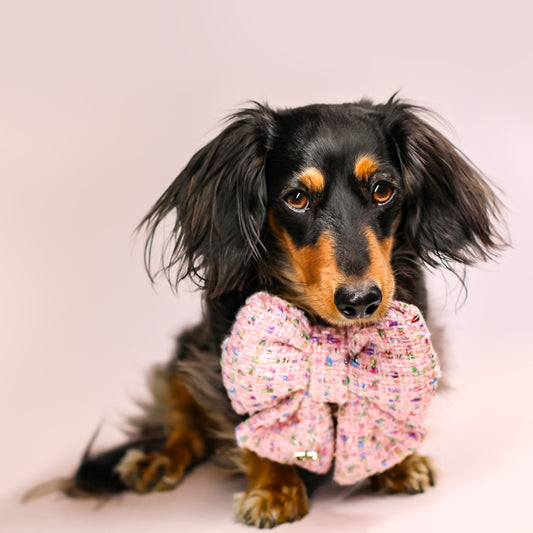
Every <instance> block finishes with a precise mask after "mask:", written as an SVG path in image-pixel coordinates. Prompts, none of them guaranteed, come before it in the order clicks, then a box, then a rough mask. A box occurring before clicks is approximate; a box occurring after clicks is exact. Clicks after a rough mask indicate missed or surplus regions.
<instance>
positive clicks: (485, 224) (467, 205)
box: [382, 97, 505, 269]
mask: <svg viewBox="0 0 533 533" xmlns="http://www.w3.org/2000/svg"><path fill="white" fill-rule="evenodd" d="M382 111H383V120H384V125H385V129H386V131H387V132H388V134H389V136H390V142H391V146H392V148H393V150H395V151H396V155H397V157H398V160H399V165H400V167H401V170H402V174H403V177H404V180H405V186H406V190H407V194H406V197H405V199H404V209H403V214H402V222H401V228H402V230H403V234H404V235H405V237H406V238H407V241H408V242H409V243H410V245H411V247H412V248H413V250H414V251H415V252H416V253H417V255H418V256H419V257H420V258H421V259H422V261H424V262H425V263H426V264H428V265H429V266H433V267H434V266H438V265H440V264H444V265H445V266H446V267H447V268H450V269H453V265H454V264H455V263H462V264H466V265H468V264H472V263H474V262H476V261H479V260H487V259H489V258H491V257H493V256H494V255H495V254H496V253H497V252H499V251H500V249H501V248H502V247H504V246H505V240H504V239H503V238H502V237H501V235H500V234H499V232H498V230H497V229H496V227H495V224H496V223H497V221H498V220H500V221H501V213H502V206H501V204H500V202H499V200H498V199H497V197H496V196H495V194H494V192H493V190H492V189H491V187H490V186H489V185H488V184H487V182H486V180H485V179H484V177H483V176H482V174H481V173H480V171H479V170H477V169H476V168H475V167H474V166H473V164H472V163H471V162H470V161H469V160H468V159H467V158H466V157H465V156H464V155H463V154H462V153H461V152H460V151H459V150H458V149H457V148H456V147H455V146H454V145H453V144H452V143H451V142H450V141H449V140H447V139H446V138H445V137H444V136H443V135H442V134H441V133H440V132H439V131H437V130H436V129H435V128H434V127H433V126H431V125H430V124H428V123H427V122H425V121H424V120H423V119H422V118H421V117H420V115H423V114H427V113H428V112H427V110H425V109H423V108H420V107H417V106H413V105H410V104H407V103H405V102H402V101H399V100H395V99H394V97H393V98H392V99H391V100H389V102H388V103H387V104H385V105H384V106H383V108H382Z"/></svg>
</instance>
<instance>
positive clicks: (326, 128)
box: [265, 106, 403, 326]
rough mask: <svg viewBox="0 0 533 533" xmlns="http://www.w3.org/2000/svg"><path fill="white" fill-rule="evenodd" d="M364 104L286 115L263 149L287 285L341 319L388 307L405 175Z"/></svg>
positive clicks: (290, 293) (335, 321)
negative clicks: (268, 146) (359, 107)
mask: <svg viewBox="0 0 533 533" xmlns="http://www.w3.org/2000/svg"><path fill="white" fill-rule="evenodd" d="M357 111H358V110H357V109H352V110H348V109H344V108H342V107H337V108H333V107H330V106H313V107H308V108H301V109H297V110H293V111H288V112H285V113H284V114H282V115H281V116H280V117H279V122H278V124H279V132H280V133H279V134H278V136H277V137H276V139H275V141H274V143H273V145H272V148H271V150H270V151H269V154H268V156H267V159H266V168H265V177H266V183H267V194H268V225H269V229H270V231H271V233H272V235H273V236H274V238H275V241H276V245H277V249H278V250H279V252H280V253H279V254H278V256H277V259H276V261H275V262H274V264H271V269H272V271H273V272H275V273H276V274H277V277H278V279H280V280H282V284H283V287H282V289H281V290H282V292H283V295H284V296H285V297H287V298H289V299H291V300H292V301H293V302H294V303H296V304H297V305H298V306H300V307H302V308H304V309H306V310H307V311H308V312H309V313H311V314H312V315H314V316H316V317H319V318H320V319H322V320H323V321H325V322H327V323H329V324H332V325H336V326H343V325H346V324H349V323H352V322H354V321H362V320H368V319H371V318H373V317H376V316H379V315H381V314H383V313H384V312H386V310H387V309H388V307H389V304H390V302H391V300H392V298H393V295H394V288H395V280H394V273H393V270H392V266H391V255H392V248H393V243H394V232H395V229H396V227H397V226H398V223H399V219H400V209H401V206H402V196H403V192H402V188H403V185H402V180H401V175H400V173H399V170H398V168H396V167H395V165H394V162H393V160H392V159H391V157H390V155H389V153H388V151H387V146H386V144H385V142H384V137H383V135H382V134H381V133H380V131H379V129H378V128H377V127H375V125H373V124H372V123H370V122H369V121H368V119H365V116H364V114H363V113H361V111H359V113H358V112H357Z"/></svg>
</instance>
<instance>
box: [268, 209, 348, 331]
mask: <svg viewBox="0 0 533 533" xmlns="http://www.w3.org/2000/svg"><path fill="white" fill-rule="evenodd" d="M270 224H271V226H272V227H273V229H274V232H275V234H276V236H277V237H278V239H279V240H280V243H281V246H282V248H283V249H284V251H285V255H286V257H287V260H288V263H287V265H285V267H284V268H283V269H282V272H281V274H282V276H283V278H284V279H285V280H287V282H288V287H287V291H286V293H285V294H283V295H282V296H285V297H287V298H289V299H290V300H291V301H292V302H293V303H294V304H296V305H298V306H299V307H301V308H303V309H305V310H307V311H309V313H311V314H312V315H315V316H316V315H318V316H320V317H321V318H322V319H324V320H326V321H327V322H329V323H331V324H334V325H345V324H346V320H345V319H344V318H343V316H342V315H341V314H340V312H339V310H338V309H337V307H336V306H335V302H334V296H335V291H336V290H337V288H338V287H339V286H340V285H342V284H343V283H345V282H346V276H345V275H344V274H342V272H340V271H339V268H338V265H337V260H336V257H335V249H334V241H333V237H332V236H331V235H330V234H329V232H325V233H324V234H323V235H322V236H321V237H320V239H319V240H318V242H317V243H316V244H314V245H308V246H303V247H301V248H298V247H297V246H296V245H295V244H294V242H293V241H292V239H291V237H290V236H289V234H288V233H287V232H286V231H285V230H281V231H280V230H279V229H278V228H277V227H276V225H275V223H274V220H273V217H272V216H271V217H270Z"/></svg>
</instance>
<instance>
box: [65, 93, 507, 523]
mask: <svg viewBox="0 0 533 533" xmlns="http://www.w3.org/2000/svg"><path fill="white" fill-rule="evenodd" d="M425 114H426V111H425V110H424V109H422V108H419V107H416V106H413V105H410V104H408V103H405V102H403V101H401V100H398V99H396V98H395V97H393V98H391V99H390V100H389V101H388V102H387V103H385V104H380V105H375V104H373V103H372V102H370V101H368V100H362V101H361V102H358V103H349V104H342V105H310V106H306V107H300V108H295V109H283V110H273V109H271V108H269V107H268V106H265V105H259V104H255V105H253V106H251V107H250V108H249V109H245V110H242V111H239V112H238V113H236V114H234V115H232V116H231V117H230V118H229V120H228V123H227V125H226V127H225V129H224V130H223V131H222V133H220V134H219V135H218V136H217V137H216V138H215V139H213V140H212V141H211V142H209V143H208V144H207V145H206V146H204V147H203V148H201V149H200V150H199V151H198V152H197V153H196V154H195V155H194V156H193V157H192V159H191V160H190V161H189V163H188V164H187V166H186V167H185V169H184V170H183V171H182V172H181V173H180V174H179V176H178V177H177V178H176V179H175V180H174V182H173V183H172V184H171V185H170V187H169V188H168V189H167V190H166V191H165V192H164V194H163V195H162V196H161V198H159V200H158V201H157V202H156V204H155V205H154V207H153V208H152V209H151V210H150V212H149V213H148V214H147V215H146V217H145V218H144V220H143V221H142V223H141V227H146V228H147V230H148V240H147V244H146V255H145V257H146V264H147V268H148V271H149V272H151V273H152V274H153V275H155V274H157V273H164V274H165V275H166V277H167V278H168V279H169V281H170V282H171V283H172V284H175V283H178V282H180V281H181V280H183V279H185V278H187V277H188V278H192V279H193V280H194V281H195V282H196V283H197V284H198V285H199V286H200V287H201V288H202V289H203V303H204V311H203V318H202V321H201V322H200V324H198V325H197V326H196V327H193V328H191V329H189V330H187V331H184V332H183V333H181V335H179V337H178V342H177V347H176V351H175V353H174V356H173V357H172V359H171V361H170V363H169V364H168V365H167V366H165V367H159V368H157V369H156V370H154V372H153V373H152V375H151V380H150V385H151V390H152V392H153V397H154V401H153V403H152V404H151V405H150V406H148V407H147V408H146V410H145V413H144V415H143V416H141V417H139V418H138V419H135V420H134V422H135V424H134V427H135V430H134V432H133V433H134V434H133V435H132V438H131V441H130V442H128V443H127V444H125V445H123V446H121V447H119V448H115V449H113V450H110V451H108V452H105V453H102V454H99V455H96V456H92V455H91V454H90V453H89V452H87V453H86V454H85V457H84V459H83V461H82V464H81V466H80V467H79V469H78V471H77V473H76V475H75V476H74V478H73V479H72V480H71V482H70V483H69V485H68V487H67V488H66V489H65V490H66V492H67V494H69V495H73V496H76V495H80V496H81V495H101V494H110V493H114V492H119V491H122V490H125V489H129V490H133V491H135V492H138V493H145V492H151V491H161V490H168V489H172V488H173V487H175V486H176V485H177V484H178V483H179V482H180V481H181V480H182V478H183V476H184V475H185V473H186V472H187V470H188V469H190V468H191V467H192V466H193V465H195V464H197V463H199V462H200V461H203V460H204V459H206V458H208V457H214V458H215V459H216V460H218V461H219V462H220V463H222V464H225V465H226V466H228V465H231V466H232V467H234V468H238V469H240V470H242V471H244V472H245V473H246V475H247V476H248V488H247V491H246V492H244V493H243V494H241V495H239V497H238V498H237V499H236V517H237V519H238V520H239V521H241V522H244V523H246V524H250V525H255V526H258V527H273V526H276V525H278V524H281V523H284V522H290V521H294V520H298V519H299V518H302V517H303V516H304V515H305V514H307V512H308V497H307V489H306V485H305V484H304V482H303V481H302V477H301V474H300V472H299V470H298V469H297V468H295V467H294V466H290V465H284V464H277V463H274V462H271V461H269V460H267V459H263V458H260V457H258V456H257V455H255V454H253V453H252V452H244V451H241V450H240V449H238V448H237V447H236V444H235V440H234V428H235V426H236V425H237V424H238V423H239V422H240V421H241V418H240V417H239V416H238V415H237V414H236V413H235V412H234V411H233V410H232V408H231V405H230V402H229V400H228V397H227V395H226V392H225V390H224V387H223V385H222V380H221V372H220V363H219V361H220V346H221V343H222V341H223V339H224V338H225V337H226V336H227V334H228V332H229V330H230V328H231V326H232V324H233V322H234V318H235V315H236V313H237V311H238V310H239V308H240V307H241V306H242V305H243V303H244V301H245V299H246V298H247V297H248V296H249V295H251V294H252V293H254V292H257V291H260V290H267V291H269V292H270V293H273V294H276V295H279V296H282V297H283V298H285V299H288V300H289V301H291V302H292V303H294V304H295V305H296V306H298V307H299V308H301V309H302V310H304V311H305V312H306V313H307V314H308V316H309V318H310V320H311V321H313V322H314V323H320V324H329V325H332V326H335V327H343V326H347V325H349V324H354V323H358V322H361V321H370V320H372V319H374V318H376V317H380V316H382V315H383V314H384V313H386V311H387V309H388V306H389V305H390V303H391V301H392V300H393V299H398V300H402V301H404V302H408V303H411V304H414V305H416V306H418V307H419V308H420V309H421V310H422V311H423V312H425V311H426V310H427V304H428V302H427V300H428V298H427V294H426V287H425V284H424V267H425V266H430V267H435V266H438V265H444V266H445V267H446V268H448V269H452V270H453V268H454V267H455V266H456V265H468V264H471V263H473V262H475V261H477V260H486V259H488V258H490V257H491V256H492V255H493V254H495V253H496V252H497V251H498V250H499V248H500V247H501V246H502V245H503V241H502V239H501V237H500V235H499V234H498V232H497V230H496V228H495V221H496V220H497V219H498V216H499V212H500V204H499V201H498V200H497V198H496V196H495V195H494V193H493V192H492V190H491V188H490V187H489V186H488V184H487V182H486V181H485V180H484V178H483V177H482V176H481V174H480V172H479V171H478V170H476V168H474V166H473V165H472V164H471V163H470V162H469V161H468V160H467V159H466V158H465V157H464V156H463V154H461V152H459V151H458V150H457V149H456V148H455V147H454V146H453V145H452V144H451V143H450V142H449V141H448V140H447V139H446V138H445V137H443V135H441V133H439V132H438V131H437V130H436V129H434V128H433V127H432V126H431V125H429V124H428V123H427V122H426V121H425V120H424V118H423V117H424V116H425ZM163 226H165V227H166V240H165V241H164V245H163V250H162V253H161V262H159V261H158V264H157V265H156V266H155V269H154V268H153V267H154V265H153V259H154V252H155V250H154V246H156V244H155V243H156V241H158V240H159V239H158V238H157V235H159V234H160V232H159V230H161V229H163V233H164V234H165V231H164V228H163ZM169 228H170V231H169ZM156 248H157V254H158V258H159V252H160V250H159V247H158V246H156ZM371 484H372V486H373V487H374V488H376V489H380V490H382V491H386V492H389V493H410V494H411V493H417V492H423V491H424V490H425V489H426V488H427V487H428V486H430V485H432V484H433V474H432V471H431V467H430V464H429V462H428V461H427V459H426V458H424V457H422V456H419V455H416V454H414V455H411V456H409V457H407V459H405V460H404V461H403V462H401V463H399V464H398V465H396V466H394V467H392V468H391V469H389V470H387V471H385V472H382V473H380V474H377V475H375V476H373V477H372V479H371Z"/></svg>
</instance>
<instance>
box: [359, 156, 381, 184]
mask: <svg viewBox="0 0 533 533" xmlns="http://www.w3.org/2000/svg"><path fill="white" fill-rule="evenodd" d="M377 169H378V165H377V163H376V162H375V161H374V159H372V158H371V157H370V156H369V155H362V156H360V157H358V159H357V161H356V162H355V166H354V175H355V177H356V178H357V179H358V180H367V179H368V178H370V176H372V174H374V172H376V170H377Z"/></svg>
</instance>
